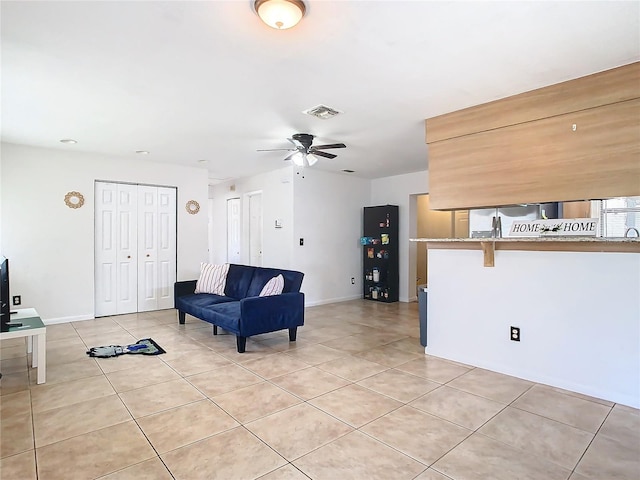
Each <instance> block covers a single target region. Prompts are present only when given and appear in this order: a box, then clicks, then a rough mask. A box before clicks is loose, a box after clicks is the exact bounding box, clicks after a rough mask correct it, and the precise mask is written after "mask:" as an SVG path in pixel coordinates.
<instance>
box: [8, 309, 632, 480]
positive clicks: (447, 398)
mask: <svg viewBox="0 0 640 480" xmlns="http://www.w3.org/2000/svg"><path fill="white" fill-rule="evenodd" d="M147 337H151V338H153V339H154V340H155V341H156V342H158V343H159V344H160V345H161V346H162V347H163V348H165V349H166V350H167V353H166V354H164V355H159V356H155V357H144V356H139V355H124V356H121V357H117V358H111V359H93V358H89V357H87V355H86V354H85V351H86V350H87V348H88V347H93V346H99V345H107V344H127V343H133V342H134V341H135V340H136V339H139V338H147ZM418 338H419V331H418V319H417V305H416V304H403V303H396V304H388V305H387V304H381V303H375V302H366V301H362V300H357V301H351V302H344V303H339V304H332V305H324V306H319V307H312V308H308V309H307V310H306V321H305V326H304V327H302V328H300V329H299V331H298V341H297V342H295V343H289V341H288V335H287V332H286V331H282V332H275V333H270V334H267V335H261V336H258V337H254V338H251V339H250V340H249V341H248V342H247V352H246V353H244V354H238V353H237V352H236V349H235V338H234V337H233V336H231V335H218V336H216V337H214V336H213V335H212V331H211V326H210V325H209V324H207V323H204V322H201V321H200V320H197V319H194V318H191V317H187V323H186V325H179V324H178V321H177V318H176V313H175V311H173V310H170V311H160V312H148V313H144V314H135V315H124V316H116V317H108V318H101V319H96V320H90V321H84V322H76V323H72V324H61V325H51V326H49V327H47V339H48V343H47V363H48V368H47V383H46V384H44V385H37V384H36V383H35V380H36V370H35V369H30V368H28V358H27V356H26V355H25V346H24V339H18V340H9V341H3V342H2V344H0V371H1V372H2V373H3V375H4V376H3V378H2V380H0V478H2V479H4V480H31V479H36V478H37V479H40V480H51V479H60V480H74V479H97V478H99V479H118V480H122V479H124V480H126V479H136V480H140V479H153V480H156V479H158V480H162V479H171V478H176V479H185V480H198V479H207V480H209V479H223V480H232V479H239V480H244V479H255V478H260V479H263V480H286V479H290V480H297V479H300V480H302V479H309V478H311V479H314V480H323V479H327V480H335V479H354V480H371V479H383V480H387V479H392V480H403V479H416V480H446V479H453V480H468V479H478V480H502V479H504V480H535V479H540V480H555V479H558V480H567V479H571V480H585V479H590V480H609V479H611V480H613V479H624V480H638V479H640V412H639V411H638V410H635V409H632V408H628V407H624V406H621V405H614V404H613V403H611V402H607V401H603V400H598V399H595V398H589V397H585V396H583V395H580V394H577V393H573V392H568V391H564V390H560V389H557V388H552V387H549V386H545V385H540V384H535V383H531V382H528V381H525V380H522V379H518V378H513V377H509V376H506V375H501V374H497V373H494V372H489V371H486V370H482V369H478V368H473V367H470V366H468V365H462V364H458V363H454V362H449V361H446V360H443V359H439V358H435V357H430V356H425V355H424V350H423V348H422V347H421V346H420V344H419V340H418Z"/></svg>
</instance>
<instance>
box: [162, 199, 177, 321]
mask: <svg viewBox="0 0 640 480" xmlns="http://www.w3.org/2000/svg"><path fill="white" fill-rule="evenodd" d="M176 197H177V190H176V189H175V188H170V187H158V253H157V258H158V277H157V290H158V294H157V298H158V305H157V309H158V310H164V309H167V308H173V284H174V283H176V258H177V253H178V252H177V223H176Z"/></svg>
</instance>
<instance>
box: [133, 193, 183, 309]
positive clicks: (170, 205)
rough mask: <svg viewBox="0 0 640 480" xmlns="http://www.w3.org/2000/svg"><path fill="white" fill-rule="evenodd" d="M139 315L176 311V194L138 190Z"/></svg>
mask: <svg viewBox="0 0 640 480" xmlns="http://www.w3.org/2000/svg"><path fill="white" fill-rule="evenodd" d="M138 253H139V259H140V260H139V261H138V312H148V311H152V310H161V309H165V308H171V307H173V284H174V283H175V278H176V263H175V259H176V190H175V188H167V187H154V186H147V185H140V186H138Z"/></svg>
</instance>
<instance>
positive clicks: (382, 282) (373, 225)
mask: <svg viewBox="0 0 640 480" xmlns="http://www.w3.org/2000/svg"><path fill="white" fill-rule="evenodd" d="M363 227H364V233H363V236H362V238H363V240H362V241H361V243H363V242H366V241H367V240H368V242H367V243H366V244H364V243H363V245H362V270H363V271H362V275H363V282H362V285H363V297H364V298H365V299H367V300H372V301H376V302H386V303H391V302H397V301H398V290H399V276H398V268H399V262H398V206H397V205H380V206H377V207H364V216H363ZM376 280H377V281H376Z"/></svg>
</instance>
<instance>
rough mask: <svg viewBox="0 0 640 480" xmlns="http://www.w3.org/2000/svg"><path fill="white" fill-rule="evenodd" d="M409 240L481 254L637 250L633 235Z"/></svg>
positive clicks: (639, 249) (638, 240)
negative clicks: (481, 251) (495, 251)
mask: <svg viewBox="0 0 640 480" xmlns="http://www.w3.org/2000/svg"><path fill="white" fill-rule="evenodd" d="M409 241H411V242H422V243H426V244H427V248H428V249H463V250H483V251H485V254H489V253H491V254H492V252H493V251H494V250H528V251H537V250H540V251H556V252H631V253H640V238H637V237H633V238H623V237H615V238H603V237H551V236H549V237H509V238H411V239H409ZM486 266H493V265H486Z"/></svg>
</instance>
